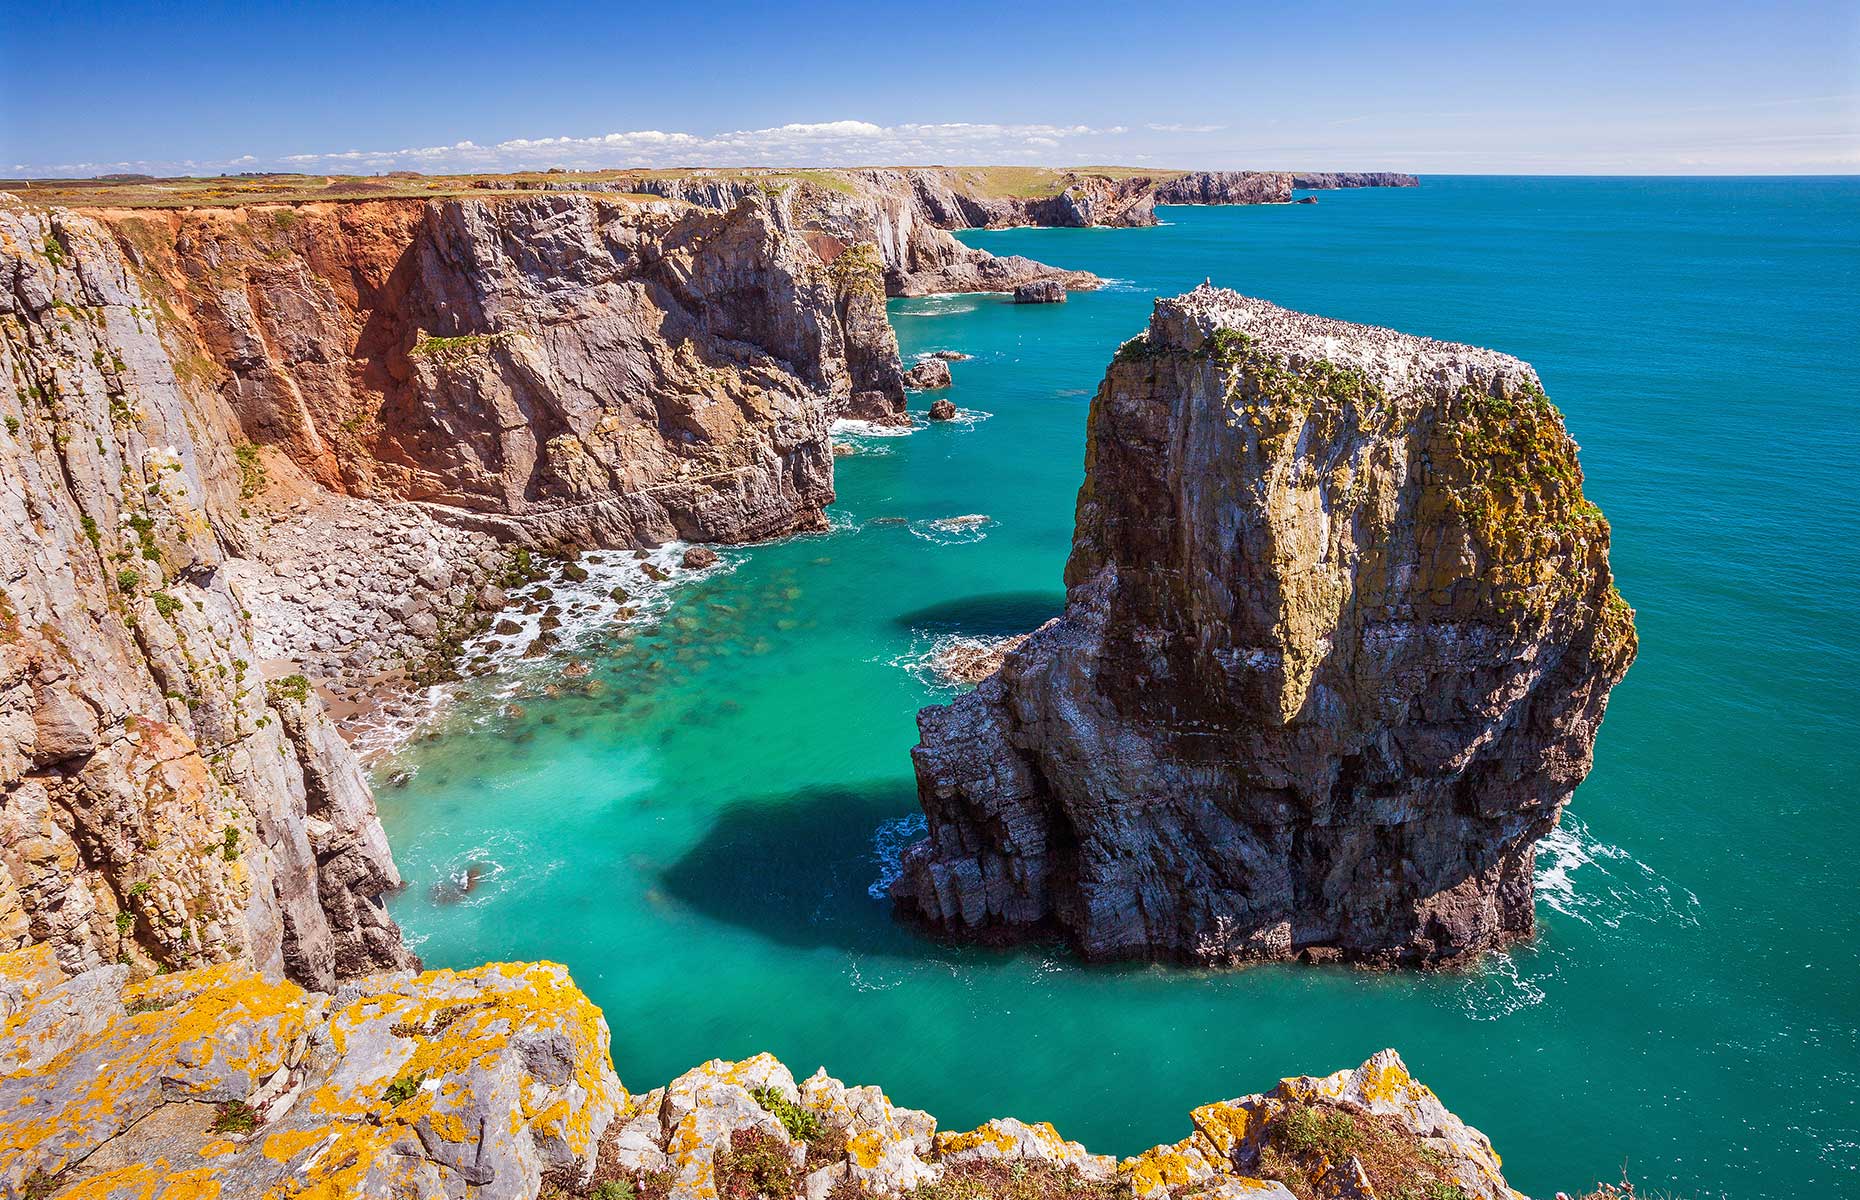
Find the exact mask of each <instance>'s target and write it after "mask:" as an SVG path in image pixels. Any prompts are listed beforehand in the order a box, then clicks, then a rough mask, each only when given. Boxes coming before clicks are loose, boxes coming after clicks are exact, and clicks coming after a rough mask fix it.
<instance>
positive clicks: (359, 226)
mask: <svg viewBox="0 0 1860 1200" xmlns="http://www.w3.org/2000/svg"><path fill="white" fill-rule="evenodd" d="M110 224H111V227H112V228H113V229H114V230H115V231H116V232H117V234H118V236H119V237H120V238H121V239H122V240H123V242H124V243H125V245H126V246H127V247H128V248H129V250H130V252H131V253H132V255H133V257H134V259H135V261H136V264H137V266H138V269H139V271H140V272H141V273H142V274H144V275H146V276H148V277H151V278H152V279H153V280H154V281H155V287H156V290H157V292H158V299H159V300H160V301H162V302H163V304H164V306H165V307H166V308H167V309H168V311H169V313H170V314H171V315H172V316H173V317H174V319H175V320H176V321H177V323H179V324H181V325H183V326H185V327H186V329H187V331H188V333H190V334H191V335H192V337H193V338H195V339H196V340H197V342H198V343H199V354H198V357H197V360H196V362H195V363H194V367H195V369H196V370H197V371H198V372H199V373H200V374H201V375H203V376H205V377H206V380H207V382H209V383H210V384H211V385H213V386H215V387H217V388H218V389H219V390H220V391H222V392H223V393H224V394H225V395H226V396H227V397H228V399H229V400H230V401H231V403H232V405H233V407H234V409H235V411H236V413H237V415H238V418H239V421H240V424H241V425H242V427H243V430H244V432H245V434H246V435H247V436H248V437H250V438H251V439H252V440H253V441H256V442H260V443H269V444H272V445H276V446H278V447H280V448H282V449H284V450H285V451H286V452H287V453H288V454H289V456H290V458H291V459H292V460H293V461H294V462H296V463H297V464H298V465H299V466H300V467H302V468H303V469H304V470H305V472H307V473H308V474H309V475H310V476H311V477H312V479H314V480H315V481H316V482H317V483H319V484H321V485H322V486H324V487H327V488H333V489H337V490H341V491H347V492H352V493H355V494H360V495H365V496H372V497H377V498H394V499H409V500H417V501H426V502H432V503H435V504H442V505H446V506H448V507H451V508H455V509H458V510H462V511H463V512H465V513H469V514H472V515H473V518H474V519H475V520H476V521H478V522H480V523H485V524H488V525H491V526H493V527H495V528H496V529H497V530H498V531H499V532H500V533H503V534H506V535H508V536H513V537H518V538H521V539H524V540H532V541H543V542H548V541H578V542H582V543H595V544H607V545H613V544H620V545H626V544H638V543H642V542H644V543H656V542H660V541H664V540H667V539H669V538H674V537H681V538H687V539H691V540H695V541H743V540H749V539H753V538H759V537H767V536H770V535H773V534H777V533H782V532H786V531H789V530H792V529H795V528H807V527H811V526H815V525H818V524H819V523H820V521H821V519H822V518H821V509H822V507H823V506H824V505H825V504H826V503H827V502H828V501H829V500H830V499H831V498H832V494H833V480H832V456H831V453H830V450H829V448H828V444H827V427H828V425H829V423H830V422H831V420H832V418H833V416H835V415H836V414H837V413H838V412H839V411H840V410H842V409H844V408H846V407H848V406H850V405H851V404H852V403H853V400H854V398H855V396H857V397H859V398H860V400H861V403H862V405H863V408H862V411H864V412H867V413H868V414H870V412H871V410H873V409H874V408H886V407H887V406H888V407H889V408H891V409H893V410H901V409H902V407H903V386H902V382H901V375H900V370H899V367H898V365H897V354H896V341H895V339H894V338H893V337H892V334H891V331H890V328H889V326H888V325H886V324H885V322H884V320H883V310H882V298H883V293H882V276H881V274H880V269H879V267H878V265H877V263H876V262H873V261H871V260H870V258H869V256H868V257H867V258H865V259H863V260H862V259H861V258H860V257H859V256H858V255H857V254H852V255H850V256H842V257H841V259H840V260H839V261H837V262H833V263H829V262H827V261H823V259H822V258H821V257H820V256H819V255H818V254H817V253H816V252H815V251H814V250H813V249H810V247H809V246H808V245H807V244H806V243H805V242H804V241H802V240H801V239H799V238H796V237H790V236H787V235H785V234H784V233H782V232H781V231H780V230H779V229H778V228H777V227H776V225H775V223H774V220H773V218H772V217H771V214H770V212H769V210H768V209H767V207H766V206H765V205H763V204H762V203H761V202H759V201H758V200H756V199H753V198H751V199H747V200H745V201H744V202H742V203H741V204H738V205H737V206H736V207H734V208H733V209H731V210H730V211H728V212H723V213H718V212H704V211H699V210H694V209H690V208H688V207H685V206H682V205H672V204H638V203H633V202H626V201H618V200H608V199H605V198H600V197H593V196H524V197H510V198H505V199H486V200H449V201H435V202H431V203H426V204H422V203H418V202H409V201H383V202H378V203H377V202H369V203H364V204H356V205H304V206H297V207H292V208H248V209H197V210H191V211H188V212H186V213H183V214H180V215H170V214H166V213H133V214H129V213H125V214H116V215H114V216H113V217H112V218H111V220H110ZM868 276H869V278H868Z"/></svg>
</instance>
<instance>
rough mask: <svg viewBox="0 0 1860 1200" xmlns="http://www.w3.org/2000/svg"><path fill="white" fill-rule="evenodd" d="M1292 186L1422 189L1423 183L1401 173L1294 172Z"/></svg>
mask: <svg viewBox="0 0 1860 1200" xmlns="http://www.w3.org/2000/svg"><path fill="white" fill-rule="evenodd" d="M1292 186H1293V187H1295V188H1309V189H1313V190H1324V189H1329V188H1363V187H1420V186H1421V181H1420V180H1419V179H1416V178H1415V177H1414V176H1412V175H1406V174H1403V173H1402V172H1400V171H1312V172H1302V171H1301V172H1294V173H1293V175H1292Z"/></svg>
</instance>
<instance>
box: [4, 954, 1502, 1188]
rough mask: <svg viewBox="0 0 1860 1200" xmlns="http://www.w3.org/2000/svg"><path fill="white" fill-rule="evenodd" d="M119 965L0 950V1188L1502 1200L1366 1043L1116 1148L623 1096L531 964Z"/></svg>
mask: <svg viewBox="0 0 1860 1200" xmlns="http://www.w3.org/2000/svg"><path fill="white" fill-rule="evenodd" d="M127 974H128V972H127V970H126V968H123V967H118V966H106V967H99V968H95V969H92V970H90V971H87V972H84V973H81V974H78V975H76V976H70V975H68V974H67V973H66V972H64V971H63V970H61V969H60V968H59V966H58V964H57V962H56V960H55V958H54V957H53V955H52V954H51V953H50V951H49V949H47V948H46V947H42V946H41V947H33V948H30V949H26V950H21V951H15V952H13V953H10V954H0V1190H4V1192H5V1193H6V1194H8V1195H22V1194H23V1195H30V1196H32V1197H34V1198H35V1200H60V1198H68V1200H76V1198H78V1197H85V1198H89V1200H100V1198H105V1197H120V1198H123V1200H127V1198H129V1197H136V1198H138V1200H180V1198H181V1197H197V1196H228V1197H231V1196H239V1197H253V1198H261V1197H279V1198H282V1197H286V1196H330V1197H336V1196H340V1197H344V1198H345V1200H371V1198H374V1200H389V1198H393V1200H400V1198H404V1197H413V1196H417V1197H431V1198H434V1200H438V1198H440V1197H450V1198H454V1200H464V1198H465V1197H474V1198H479V1200H533V1198H536V1197H539V1196H549V1197H555V1198H558V1200H559V1198H563V1197H586V1196H602V1197H605V1196H607V1195H612V1194H614V1193H615V1192H619V1193H620V1194H627V1191H628V1190H629V1189H630V1190H631V1194H634V1195H644V1196H656V1197H665V1198H667V1200H707V1198H714V1197H717V1196H720V1195H721V1196H739V1195H745V1196H746V1195H756V1194H760V1195H766V1196H779V1197H788V1196H806V1197H809V1198H811V1200H823V1198H825V1197H828V1196H832V1197H835V1198H844V1197H858V1196H865V1197H899V1196H913V1195H914V1196H925V1197H928V1196H937V1195H948V1194H956V1195H985V1194H991V1193H998V1192H999V1191H1001V1190H1003V1189H1005V1188H1006V1186H1007V1185H1009V1184H1010V1183H1012V1184H1013V1185H1015V1186H1016V1188H1018V1189H1020V1190H1025V1189H1026V1188H1027V1187H1028V1186H1029V1185H1033V1186H1036V1187H1042V1188H1043V1189H1044V1190H1041V1191H1040V1194H1043V1195H1054V1196H1068V1197H1074V1198H1076V1200H1111V1198H1113V1197H1128V1198H1130V1200H1164V1198H1165V1197H1167V1198H1176V1197H1182V1198H1186V1197H1203V1198H1206V1200H1214V1198H1217V1197H1218V1198H1221V1200H1235V1198H1239V1197H1250V1198H1256V1200H1315V1198H1317V1197H1327V1198H1328V1197H1336V1196H1383V1197H1398V1196H1404V1195H1428V1196H1432V1195H1454V1196H1461V1197H1465V1198H1467V1200H1511V1198H1512V1197H1514V1196H1515V1195H1516V1193H1514V1192H1512V1191H1511V1190H1510V1189H1509V1188H1508V1187H1507V1186H1506V1184H1505V1181H1504V1178H1503V1176H1502V1175H1501V1174H1500V1171H1499V1162H1498V1156H1497V1155H1496V1154H1495V1153H1494V1152H1493V1150H1492V1146H1491V1143H1490V1142H1488V1141H1487V1140H1486V1138H1485V1137H1484V1136H1482V1135H1481V1134H1480V1133H1479V1132H1478V1131H1477V1130H1475V1129H1472V1128H1470V1127H1468V1126H1467V1125H1465V1124H1464V1123H1463V1122H1461V1121H1460V1120H1459V1119H1458V1118H1457V1117H1455V1116H1454V1115H1453V1114H1452V1113H1450V1112H1448V1111H1447V1110H1446V1108H1445V1107H1444V1106H1442V1104H1441V1103H1440V1101H1439V1099H1438V1098H1436V1097H1435V1095H1434V1094H1433V1093H1432V1092H1431V1091H1429V1090H1428V1089H1427V1088H1426V1087H1424V1086H1422V1085H1421V1084H1420V1083H1418V1082H1416V1081H1415V1080H1414V1079H1413V1078H1412V1077H1411V1076H1410V1075H1409V1074H1408V1071H1407V1068H1406V1067H1405V1066H1404V1065H1403V1063H1402V1061H1401V1059H1400V1057H1399V1056H1397V1055H1396V1054H1395V1052H1394V1051H1392V1050H1385V1051H1382V1052H1381V1053H1379V1054H1377V1055H1376V1056H1374V1057H1373V1058H1371V1059H1370V1060H1369V1061H1368V1062H1366V1063H1364V1064H1363V1065H1362V1066H1361V1067H1358V1068H1356V1069H1355V1070H1350V1071H1339V1072H1337V1073H1335V1074H1333V1075H1328V1076H1323V1077H1310V1076H1304V1077H1299V1078H1295V1079H1287V1080H1284V1081H1282V1082H1280V1083H1279V1084H1278V1085H1277V1086H1276V1087H1275V1088H1273V1089H1272V1090H1271V1091H1269V1092H1265V1093H1260V1094H1254V1095H1248V1096H1242V1097H1239V1098H1237V1099H1233V1100H1226V1101H1221V1102H1218V1103H1214V1104H1208V1105H1204V1106H1203V1107H1201V1108H1197V1109H1196V1110H1194V1112H1193V1113H1192V1114H1191V1115H1190V1124H1191V1132H1190V1133H1189V1135H1188V1136H1187V1137H1185V1138H1183V1139H1182V1140H1181V1141H1179V1142H1176V1143H1173V1144H1169V1145H1162V1146H1157V1147H1154V1148H1153V1149H1150V1150H1148V1151H1145V1152H1144V1153H1142V1154H1139V1155H1136V1156H1133V1157H1130V1158H1125V1159H1122V1160H1121V1161H1120V1160H1119V1159H1116V1158H1114V1157H1111V1156H1109V1155H1102V1154H1093V1153H1091V1152H1090V1151H1088V1150H1087V1149H1086V1148H1085V1147H1083V1146H1081V1145H1079V1144H1078V1143H1076V1142H1070V1141H1067V1140H1065V1139H1064V1138H1062V1137H1061V1136H1060V1135H1059V1133H1058V1132H1057V1131H1056V1130H1055V1129H1054V1128H1053V1127H1052V1126H1051V1125H1048V1124H1029V1123H1026V1122H1022V1121H1019V1120H1015V1119H1013V1118H999V1119H995V1120H991V1121H988V1122H987V1123H985V1124H983V1125H982V1126H980V1127H979V1128H976V1129H973V1130H968V1131H943V1130H939V1129H938V1128H937V1121H936V1118H934V1117H932V1116H931V1115H930V1114H928V1113H924V1112H919V1111H915V1110H911V1109H905V1108H900V1107H898V1106H896V1105H894V1104H892V1102H891V1101H890V1100H889V1099H887V1098H886V1096H885V1094H884V1093H883V1092H882V1091H881V1090H880V1089H878V1088H876V1087H847V1086H846V1085H844V1084H843V1083H841V1082H840V1081H839V1080H837V1079H834V1078H832V1077H831V1076H829V1075H828V1074H827V1073H826V1071H825V1070H824V1069H823V1070H820V1071H817V1072H815V1073H814V1074H813V1075H811V1076H809V1077H807V1078H806V1079H803V1080H800V1081H797V1080H796V1079H795V1077H794V1075H793V1074H792V1073H791V1072H790V1071H789V1070H788V1068H787V1067H785V1066H783V1065H782V1064H781V1063H780V1062H778V1061H777V1060H775V1059H774V1058H772V1057H770V1056H769V1055H766V1054H763V1055H758V1056H756V1057H754V1058H749V1059H744V1060H742V1061H740V1062H729V1061H726V1060H722V1059H718V1060H713V1061H711V1062H708V1063H705V1064H703V1065H701V1066H699V1067H697V1068H695V1069H693V1070H691V1071H688V1072H686V1073H685V1074H684V1075H681V1076H679V1077H678V1078H677V1079H675V1080H673V1081H672V1082H671V1083H670V1084H668V1085H666V1086H664V1087H659V1088H654V1089H653V1090H651V1091H649V1092H644V1093H629V1092H628V1091H627V1089H626V1088H625V1087H624V1086H623V1085H622V1084H621V1082H620V1079H619V1077H618V1076H617V1075H616V1074H615V1072H614V1068H613V1063H612V1060H611V1058H610V1057H609V1031H608V1027H607V1023H606V1021H605V1020H604V1019H603V1018H602V1016H601V1014H600V1011H599V1010H598V1009H597V1008H595V1007H594V1006H593V1005H592V1004H591V1003H589V1001H588V999H587V997H586V996H585V995H583V994H582V993H581V992H580V991H579V990H578V989H577V988H576V987H575V985H574V983H573V981H572V980H570V979H569V977H568V975H567V972H566V971H564V970H563V968H561V967H559V966H556V965H554V964H549V963H532V964H524V963H506V964H494V965H491V966H486V967H481V968H478V969H476V970H472V971H465V972H452V971H433V972H428V973H426V974H422V975H413V974H411V973H410V972H404V971H403V972H395V973H390V974H383V975H376V976H371V977H369V978H366V979H362V980H358V981H356V982H354V983H351V984H349V985H347V986H345V987H344V988H342V989H341V990H340V991H338V992H336V993H335V994H333V995H330V994H322V993H318V992H313V991H306V990H304V989H302V988H300V987H298V986H296V985H294V984H290V983H278V982H275V981H269V980H267V979H265V978H264V977H262V976H260V975H258V974H256V973H253V972H251V971H249V970H246V969H244V968H241V967H238V966H234V965H230V964H229V965H223V966H218V967H211V968H202V969H195V970H190V971H184V972H180V973H177V974H173V975H166V976H161V977H157V978H153V979H148V980H145V981H143V982H141V983H135V984H129V983H127V982H126V976H127ZM1314 1134H1316V1135H1318V1136H1314ZM997 1184H998V1185H1000V1186H999V1187H993V1186H991V1185H997ZM603 1187H605V1189H606V1190H602V1189H603ZM1351 1188H1354V1189H1356V1190H1354V1191H1352V1190H1349V1189H1351ZM1017 1194H1018V1192H1017Z"/></svg>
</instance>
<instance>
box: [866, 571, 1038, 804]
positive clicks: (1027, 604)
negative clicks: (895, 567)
mask: <svg viewBox="0 0 1860 1200" xmlns="http://www.w3.org/2000/svg"><path fill="white" fill-rule="evenodd" d="M1065 607H1066V594H1065V593H1064V592H1062V591H1050V592H991V593H987V594H984V595H979V596H963V597H961V598H959V599H956V600H945V601H943V602H942V603H940V604H932V605H930V606H928V607H926V608H919V609H916V610H914V611H912V612H907V613H900V614H898V615H897V616H896V617H893V618H892V620H893V621H894V622H895V623H896V624H898V625H901V626H903V627H904V628H906V629H929V630H936V631H947V632H950V633H970V634H1010V633H1027V632H1029V631H1030V630H1034V629H1038V628H1039V627H1040V626H1042V625H1044V624H1046V623H1047V622H1048V621H1050V620H1052V619H1053V618H1054V617H1056V616H1058V615H1059V614H1060V613H1062V612H1064V611H1065ZM915 806H916V801H915V799H913V801H912V809H913V811H915Z"/></svg>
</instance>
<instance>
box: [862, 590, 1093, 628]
mask: <svg viewBox="0 0 1860 1200" xmlns="http://www.w3.org/2000/svg"><path fill="white" fill-rule="evenodd" d="M1065 607H1066V594H1065V593H1064V592H1061V591H1051V592H994V593H990V594H985V595H979V596H963V597H961V598H960V599H956V600H945V601H943V602H942V603H941V604H932V605H930V606H929V607H927V608H920V609H916V610H915V611H912V612H907V613H900V614H899V615H898V616H896V617H894V618H893V620H894V621H896V622H897V624H899V625H901V626H903V627H904V628H906V629H929V630H934V631H938V632H950V633H970V634H986V635H996V634H1011V633H1026V632H1028V631H1030V630H1034V629H1038V628H1039V627H1040V626H1042V625H1044V624H1046V623H1047V622H1048V621H1050V620H1052V619H1053V618H1054V617H1056V616H1058V615H1059V614H1060V613H1061V612H1063V611H1065Z"/></svg>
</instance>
